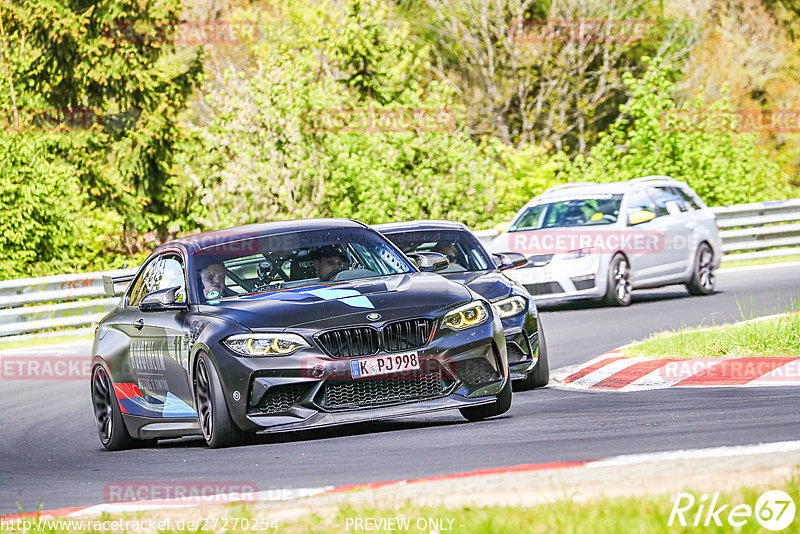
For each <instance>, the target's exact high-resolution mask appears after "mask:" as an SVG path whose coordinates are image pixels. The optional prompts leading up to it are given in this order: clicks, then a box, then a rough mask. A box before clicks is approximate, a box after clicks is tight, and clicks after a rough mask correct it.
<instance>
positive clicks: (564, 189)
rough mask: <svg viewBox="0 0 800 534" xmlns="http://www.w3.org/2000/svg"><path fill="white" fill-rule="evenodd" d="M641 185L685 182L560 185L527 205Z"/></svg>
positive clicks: (654, 180) (660, 180) (636, 180)
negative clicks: (550, 199)
mask: <svg viewBox="0 0 800 534" xmlns="http://www.w3.org/2000/svg"><path fill="white" fill-rule="evenodd" d="M642 184H646V185H671V186H686V183H685V182H679V181H678V180H675V179H674V178H670V177H669V176H658V175H654V176H644V177H642V178H634V179H633V180H628V181H626V182H604V183H596V182H573V183H567V184H561V185H557V186H554V187H551V188H550V189H548V190H547V191H545V192H544V193H542V194H540V195H538V196H536V197H534V198H533V199H531V200H530V201H529V202H528V204H532V203H534V201H536V203H538V202H540V201H542V200H545V199H548V198H564V197H569V196H572V195H581V196H583V195H586V196H593V195H615V194H616V195H621V194H624V193H627V192H628V191H631V190H633V189H636V188H638V187H639V186H641V185H642Z"/></svg>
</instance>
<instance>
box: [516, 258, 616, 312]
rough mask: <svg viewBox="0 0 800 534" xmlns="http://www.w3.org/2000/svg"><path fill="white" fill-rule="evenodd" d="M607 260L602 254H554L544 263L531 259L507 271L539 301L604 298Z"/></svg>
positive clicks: (541, 302)
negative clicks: (577, 255) (578, 256)
mask: <svg viewBox="0 0 800 534" xmlns="http://www.w3.org/2000/svg"><path fill="white" fill-rule="evenodd" d="M607 270H608V262H607V261H604V260H603V255H602V254H590V255H586V256H583V257H581V258H568V257H567V256H566V255H563V254H556V255H553V256H552V259H550V261H549V262H547V263H546V264H545V265H536V264H534V263H531V264H529V265H527V266H525V267H520V268H518V269H511V270H509V271H508V272H507V273H506V274H507V276H508V277H509V278H511V279H512V280H514V281H515V282H518V283H520V284H522V285H523V286H524V287H525V289H527V290H528V292H529V293H530V294H531V295H532V296H533V298H534V300H535V301H536V303H537V304H543V303H548V302H559V301H564V300H573V299H585V298H602V297H603V296H605V294H606V287H607V282H606V280H607V279H608V276H607V274H608V273H607Z"/></svg>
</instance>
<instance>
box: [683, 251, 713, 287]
mask: <svg viewBox="0 0 800 534" xmlns="http://www.w3.org/2000/svg"><path fill="white" fill-rule="evenodd" d="M716 283H717V277H716V275H715V274H714V253H713V252H712V251H711V247H709V246H708V244H707V243H701V244H700V246H699V247H697V254H695V257H694V268H693V269H692V277H691V278H690V279H689V283H687V284H686V289H688V290H689V293H691V294H692V295H710V294H711V293H713V292H714V286H715V285H716Z"/></svg>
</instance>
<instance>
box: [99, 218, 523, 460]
mask: <svg viewBox="0 0 800 534" xmlns="http://www.w3.org/2000/svg"><path fill="white" fill-rule="evenodd" d="M447 266H448V261H447V259H446V258H445V257H444V256H442V255H440V254H436V253H421V254H409V255H408V256H406V255H404V254H403V253H402V252H401V251H400V250H399V249H397V248H396V247H395V246H394V245H393V244H392V243H391V242H389V241H388V240H387V239H386V238H384V237H383V236H382V235H380V234H379V233H378V232H376V231H374V230H372V229H371V228H369V227H367V226H365V225H363V224H361V223H358V222H355V221H351V220H346V219H309V220H300V221H291V222H274V223H267V224H259V225H251V226H245V227H241V228H234V229H229V230H220V231H215V232H209V233H205V234H200V235H197V236H194V237H190V238H183V239H178V240H175V241H172V242H169V243H166V244H164V245H162V246H160V247H159V248H158V249H156V250H155V251H154V252H153V254H152V255H151V256H150V257H149V258H148V259H147V261H145V263H144V264H143V265H142V266H141V267H140V268H139V270H138V272H137V273H136V274H135V275H133V276H130V277H125V278H116V279H110V278H108V279H106V280H105V282H106V290H107V292H110V293H111V294H119V293H118V292H117V291H116V289H117V288H119V287H121V286H122V285H123V284H127V289H125V290H124V295H123V296H122V299H121V300H120V302H119V305H118V306H117V307H116V309H114V310H113V311H112V312H111V313H110V314H109V315H108V316H107V317H105V318H104V319H103V320H102V321H101V323H100V325H99V327H98V329H97V334H96V338H95V342H94V347H93V349H92V350H93V352H92V355H93V362H92V373H91V395H92V402H93V406H94V415H95V419H96V422H97V429H98V432H99V436H100V440H101V442H102V443H103V445H104V446H105V447H106V448H107V449H110V450H117V449H125V448H130V447H135V446H137V445H141V444H143V443H154V441H155V440H158V439H161V438H174V437H179V436H185V435H202V436H204V437H205V440H206V442H207V443H208V445H209V446H211V447H223V446H229V445H233V444H236V443H239V442H241V441H242V440H243V439H244V438H245V437H246V435H247V434H248V433H267V432H276V431H288V430H295V429H306V428H312V427H321V426H328V425H335V424H341V423H350V422H357V421H368V420H374V419H379V418H381V419H382V418H387V417H399V416H408V415H415V414H420V413H424V412H431V411H436V410H445V409H454V408H455V409H459V410H460V411H461V414H462V415H463V416H464V417H466V418H467V419H469V420H478V419H483V418H487V417H492V416H495V415H500V414H502V413H504V412H506V411H507V410H508V409H509V407H510V405H511V382H510V376H509V370H508V360H507V354H506V344H505V338H504V335H503V327H502V324H501V320H500V318H499V316H498V315H497V313H496V311H495V308H494V307H493V306H492V305H491V304H490V303H489V302H488V301H487V300H485V299H484V298H482V297H481V296H479V295H478V294H476V293H475V292H473V291H471V290H470V289H468V288H466V287H465V286H463V285H461V284H458V283H455V282H450V281H448V280H446V279H444V278H442V277H441V276H439V275H438V274H435V273H434V272H432V271H436V270H441V269H445V268H447Z"/></svg>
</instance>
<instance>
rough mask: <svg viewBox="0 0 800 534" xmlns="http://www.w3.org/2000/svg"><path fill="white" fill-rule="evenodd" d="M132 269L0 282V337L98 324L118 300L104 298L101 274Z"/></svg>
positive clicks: (117, 274) (114, 274) (125, 271)
mask: <svg viewBox="0 0 800 534" xmlns="http://www.w3.org/2000/svg"><path fill="white" fill-rule="evenodd" d="M132 272H134V271H133V270H132V269H124V270H117V271H112V272H96V273H83V274H66V275H58V276H43V277H40V278H25V279H19V280H4V281H0V337H4V336H12V335H17V334H27V333H32V332H41V331H43V330H49V329H53V328H71V327H81V326H88V325H91V324H94V323H97V322H98V321H99V320H100V319H102V318H103V317H104V316H105V315H106V314H107V313H108V312H110V311H111V310H112V309H113V308H114V306H116V305H117V303H118V302H119V299H116V298H97V299H91V300H76V299H86V298H91V297H105V296H106V294H105V290H104V288H103V275H109V274H110V275H112V276H120V275H124V274H129V273H132Z"/></svg>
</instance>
